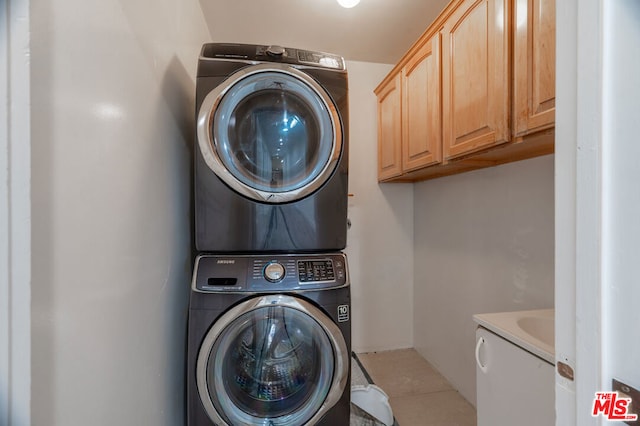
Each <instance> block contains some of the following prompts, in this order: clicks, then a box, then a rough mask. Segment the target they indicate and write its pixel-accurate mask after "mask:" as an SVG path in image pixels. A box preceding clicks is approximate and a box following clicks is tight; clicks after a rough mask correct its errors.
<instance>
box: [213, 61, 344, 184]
mask: <svg viewBox="0 0 640 426" xmlns="http://www.w3.org/2000/svg"><path fill="white" fill-rule="evenodd" d="M334 124H335V123H334V122H333V118H332V115H331V113H330V111H329V110H328V106H327V105H326V102H325V101H324V100H323V98H322V97H320V96H319V94H318V93H317V91H316V89H314V88H312V87H311V86H310V85H308V84H307V83H306V82H304V81H302V80H300V79H299V78H297V77H295V76H293V75H291V74H288V73H285V72H279V71H274V70H271V71H264V72H257V73H253V74H249V75H247V76H245V77H243V78H241V79H240V80H239V81H237V82H235V84H233V86H231V87H230V88H229V89H228V90H227V91H226V93H225V94H224V96H223V97H222V99H221V100H220V102H219V104H218V105H217V108H216V111H215V116H214V119H213V122H212V126H213V128H212V135H213V138H214V145H215V150H216V151H217V154H218V157H219V158H220V160H221V161H222V163H223V164H224V167H225V168H226V169H227V170H228V171H229V172H230V173H231V174H232V175H233V177H234V178H235V179H237V180H238V181H239V182H240V183H242V184H243V185H246V186H248V187H250V188H253V189H255V190H258V191H264V192H269V193H287V192H291V191H296V190H299V189H300V188H304V187H305V186H307V185H309V184H310V183H311V182H313V181H314V180H316V179H317V178H318V177H319V176H320V175H321V174H322V173H323V172H324V171H325V169H326V167H327V166H328V163H329V162H330V160H331V158H332V155H333V150H334V138H335V134H334Z"/></svg>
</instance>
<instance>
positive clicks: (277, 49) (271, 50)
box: [267, 45, 285, 56]
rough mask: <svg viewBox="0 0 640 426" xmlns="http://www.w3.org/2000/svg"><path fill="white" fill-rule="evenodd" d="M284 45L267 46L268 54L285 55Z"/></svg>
mask: <svg viewBox="0 0 640 426" xmlns="http://www.w3.org/2000/svg"><path fill="white" fill-rule="evenodd" d="M284 52H285V50H284V47H282V46H275V45H273V46H269V47H267V55H269V56H282V55H284Z"/></svg>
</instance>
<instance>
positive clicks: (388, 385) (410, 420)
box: [358, 349, 476, 426]
mask: <svg viewBox="0 0 640 426" xmlns="http://www.w3.org/2000/svg"><path fill="white" fill-rule="evenodd" d="M358 358H359V359H360V362H361V363H362V365H363V366H364V368H365V369H366V370H367V372H368V373H369V375H370V376H371V378H372V380H373V382H374V383H375V384H376V385H378V386H379V387H381V388H382V389H383V390H384V391H385V393H386V394H387V395H388V396H389V402H390V403H391V408H392V409H393V414H394V416H395V418H396V420H397V421H398V424H399V425H400V426H475V425H476V410H475V409H474V408H473V406H472V405H471V404H470V403H468V402H467V400H465V399H464V398H463V397H462V396H461V395H460V394H459V393H458V392H457V391H456V390H455V389H454V388H453V387H452V386H451V384H449V382H448V381H447V380H446V379H445V378H444V377H442V376H441V375H440V373H438V372H437V371H436V370H435V369H434V368H433V367H432V366H431V364H429V363H428V362H427V361H426V360H425V359H424V358H422V356H420V355H419V354H418V352H416V351H415V350H414V349H401V350H395V351H386V352H372V353H362V354H358Z"/></svg>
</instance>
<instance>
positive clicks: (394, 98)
mask: <svg viewBox="0 0 640 426" xmlns="http://www.w3.org/2000/svg"><path fill="white" fill-rule="evenodd" d="M400 82H401V80H400V74H397V75H396V76H395V78H393V79H391V80H389V81H388V83H387V84H385V85H384V86H382V87H379V88H378V90H377V91H376V95H377V96H378V179H379V180H386V179H390V178H393V177H396V176H400V175H401V174H402V158H401V156H402V148H401V147H402V125H401V121H400V120H401V83H400Z"/></svg>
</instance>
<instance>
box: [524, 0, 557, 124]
mask: <svg viewBox="0 0 640 426" xmlns="http://www.w3.org/2000/svg"><path fill="white" fill-rule="evenodd" d="M515 14H516V21H515V25H516V29H515V38H514V40H515V58H514V59H515V60H514V73H515V85H514V106H515V116H516V125H515V127H516V128H515V134H516V135H517V136H521V135H525V134H527V133H530V132H531V131H535V130H542V129H545V128H548V127H551V126H553V124H554V123H555V106H556V95H555V84H556V82H555V74H556V69H555V61H556V31H555V27H556V26H555V20H556V9H555V0H517V2H516V11H515Z"/></svg>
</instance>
